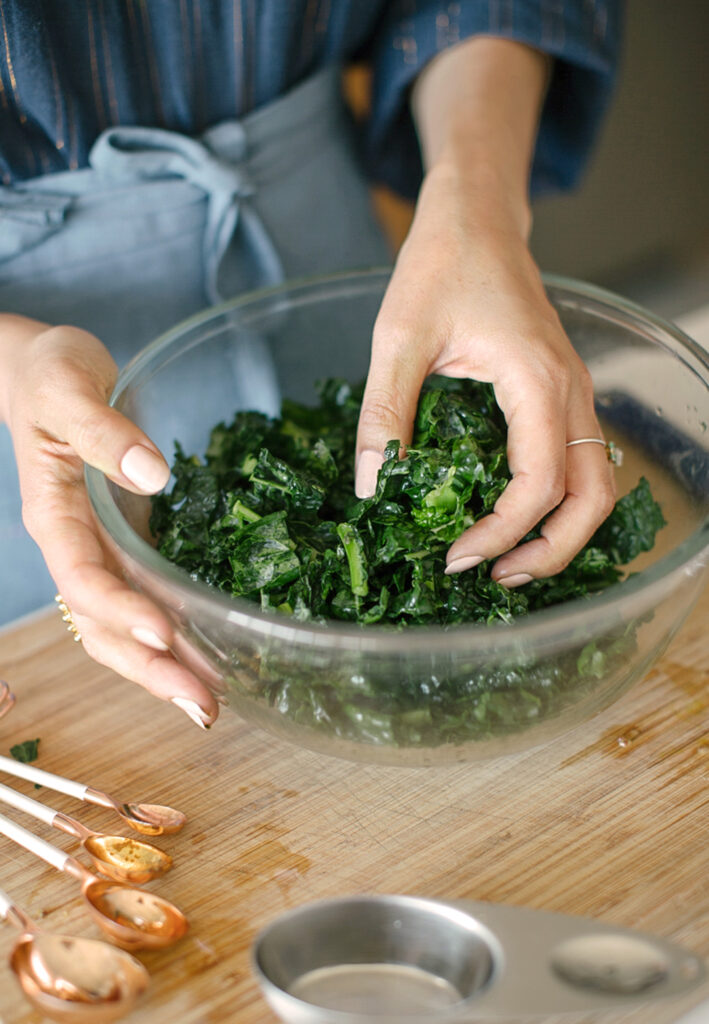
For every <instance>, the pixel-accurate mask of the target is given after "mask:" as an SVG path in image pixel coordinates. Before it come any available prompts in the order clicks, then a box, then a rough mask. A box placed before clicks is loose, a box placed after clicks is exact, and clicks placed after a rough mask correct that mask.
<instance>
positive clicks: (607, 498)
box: [596, 479, 615, 519]
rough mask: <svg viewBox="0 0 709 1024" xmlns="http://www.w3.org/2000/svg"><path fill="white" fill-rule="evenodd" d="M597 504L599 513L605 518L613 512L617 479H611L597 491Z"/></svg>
mask: <svg viewBox="0 0 709 1024" xmlns="http://www.w3.org/2000/svg"><path fill="white" fill-rule="evenodd" d="M596 505H597V508H598V513H599V515H600V516H601V517H602V519H605V518H606V517H607V516H609V515H610V514H611V512H612V511H613V508H614V506H615V481H614V480H612V479H609V480H608V481H607V482H606V483H605V485H602V486H601V487H599V488H598V490H597V491H596Z"/></svg>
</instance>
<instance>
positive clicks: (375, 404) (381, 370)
mask: <svg viewBox="0 0 709 1024" xmlns="http://www.w3.org/2000/svg"><path fill="white" fill-rule="evenodd" d="M427 369H428V360H427V356H426V352H425V348H424V345H423V344H418V343H416V341H415V340H412V338H411V336H410V334H409V333H408V332H407V331H405V330H402V329H401V328H398V329H396V330H391V331H390V330H388V329H387V327H386V325H385V322H384V321H383V320H381V319H380V320H379V321H378V323H377V325H376V326H375V329H374V335H373V339H372V359H371V363H370V367H369V373H368V376H367V385H366V387H365V391H364V396H363V399H362V408H361V411H360V415H359V425H358V430H357V453H356V471H355V493H356V495H357V497H358V498H369V497H371V496H372V495H373V494H374V492H375V490H376V486H377V474H378V472H379V470H380V468H381V466H382V463H383V461H384V449H385V448H386V446H387V444H388V442H389V441H394V440H397V441H400V442H401V443H402V444H408V442H409V441H410V440H411V434H412V432H413V424H414V419H415V416H416V407H417V405H418V400H419V393H420V391H421V385H422V384H423V382H424V379H425V377H426V374H427Z"/></svg>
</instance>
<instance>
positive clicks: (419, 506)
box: [151, 378, 664, 627]
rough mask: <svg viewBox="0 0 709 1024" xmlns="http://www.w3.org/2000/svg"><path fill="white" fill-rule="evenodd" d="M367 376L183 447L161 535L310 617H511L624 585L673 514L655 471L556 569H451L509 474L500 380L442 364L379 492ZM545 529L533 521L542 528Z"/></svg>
mask: <svg viewBox="0 0 709 1024" xmlns="http://www.w3.org/2000/svg"><path fill="white" fill-rule="evenodd" d="M361 396H362V385H359V386H358V387H356V388H352V387H350V386H349V385H348V384H347V383H346V382H344V381H341V380H328V381H326V382H324V383H323V384H322V385H321V386H320V404H319V405H318V406H317V407H315V408H310V407H306V406H303V405H299V404H297V403H294V402H291V401H286V402H284V404H283V409H282V414H281V418H280V419H269V418H267V417H266V416H264V415H262V414H260V413H257V412H239V413H237V414H236V416H235V417H234V420H233V422H232V423H231V424H224V423H220V424H218V425H217V426H216V427H215V428H214V430H213V431H212V434H211V438H210V442H209V446H208V448H207V451H206V453H205V457H204V460H201V459H200V458H198V457H197V456H195V455H186V454H185V453H184V452H183V450H182V449H181V448H180V446H179V445H177V446H176V453H175V463H174V466H173V473H174V476H175V484H174V487H173V489H172V491H171V493H169V494H162V495H159V496H158V497H156V498H155V499H154V501H153V514H152V518H151V528H152V530H153V532H154V534H155V535H156V536H157V538H158V549H159V551H160V552H161V553H162V554H163V555H164V556H165V557H166V558H168V559H170V560H171V561H173V562H175V563H176V564H177V565H180V566H182V567H183V568H185V569H186V570H187V571H188V572H189V573H190V574H191V575H192V577H193V578H194V579H198V580H202V581H204V582H206V583H209V584H212V585H213V586H216V587H218V588H219V589H220V590H222V591H225V592H226V593H229V594H232V595H236V596H239V597H244V598H246V599H248V600H252V601H257V602H259V603H260V605H261V607H262V608H265V609H269V610H271V609H272V610H279V611H281V612H285V613H288V614H292V615H294V616H295V617H296V618H297V619H299V620H308V619H312V620H315V621H326V620H328V619H339V620H344V621H350V622H357V623H361V624H371V623H388V624H390V625H393V626H399V627H401V626H405V625H426V624H434V623H435V624H439V625H443V626H450V625H453V624H456V623H463V622H494V621H498V620H501V621H503V622H510V621H512V620H513V619H515V618H516V617H518V616H520V615H525V614H527V613H528V612H530V611H534V610H535V609H538V608H544V607H547V606H549V605H553V604H558V603H559V602H561V601H568V600H570V599H572V598H577V597H587V596H589V595H591V594H593V593H595V592H597V591H600V590H602V589H604V588H605V587H607V586H609V585H610V584H612V583H615V582H616V581H617V580H619V579H620V578H621V576H622V569H621V568H620V567H621V566H622V565H623V564H625V563H628V562H630V561H631V560H632V559H633V558H635V557H636V555H637V554H639V553H640V552H641V551H647V550H649V549H650V548H651V547H652V545H653V544H654V540H655V534H656V532H657V530H658V529H660V527H661V526H662V525H663V524H664V519H663V517H662V513H661V511H660V508H659V506H658V505H657V503H656V502H655V501H654V499H653V497H652V494H651V493H650V488H649V486H648V483H647V481H646V480H644V479H642V480H641V481H640V482H639V483H638V485H637V486H636V487H635V488H634V490H633V491H631V492H630V493H629V494H627V495H625V497H623V498H621V499H620V501H618V502H617V504H616V507H615V509H614V511H613V512H612V513H611V515H610V517H609V518H608V519H607V520H606V521H605V522H604V523H603V525H602V526H601V527H600V528H599V529H598V531H597V532H596V534H595V535H594V537H593V538H592V539H591V540H590V541H589V543H588V544H587V545H586V546H585V547H584V548H583V549H582V550H581V551H580V552H579V554H577V555H576V557H575V558H574V559H573V561H572V562H571V563H570V565H569V566H567V568H566V569H564V571H563V572H561V573H559V574H558V575H557V576H554V577H550V578H548V579H541V580H534V581H533V582H531V583H529V584H528V585H527V586H525V587H522V588H519V589H515V590H508V589H506V588H505V587H503V586H501V585H500V584H498V583H496V582H495V581H494V580H493V579H491V577H490V574H489V564H487V563H482V564H481V565H479V566H476V567H475V568H474V569H471V570H469V571H468V572H465V573H459V574H456V575H453V576H446V575H445V572H444V569H445V564H446V563H445V555H446V551H447V549H448V547H449V546H450V544H451V543H452V541H453V540H454V539H455V538H456V537H457V536H459V535H460V533H462V531H463V530H465V529H466V528H467V527H468V526H470V525H471V524H472V523H474V522H475V521H476V520H477V519H479V518H480V517H482V516H484V515H486V514H487V513H488V512H489V511H490V510H491V509H492V507H493V505H494V504H495V502H496V500H497V498H498V497H499V496H500V494H501V493H502V491H503V490H504V488H505V487H506V485H507V483H508V481H509V478H510V474H509V469H508V466H507V459H506V451H505V445H506V436H507V430H506V424H505V421H504V417H503V415H502V412H501V411H500V409H499V407H498V406H497V403H496V402H495V398H494V394H493V390H492V388H491V386H490V385H487V384H480V383H477V382H474V381H452V380H448V379H444V378H432V379H431V380H430V381H429V382H427V385H426V387H425V388H424V390H423V392H422V395H421V399H420V402H419V409H418V414H417V419H416V424H415V429H414V436H413V439H412V443H411V445H410V446H409V447H408V448H407V450H406V453H405V457H404V458H401V457H400V455H401V452H400V445H399V442H398V441H397V440H392V442H391V443H390V444H389V446H388V448H387V450H386V453H385V461H384V465H383V466H382V469H381V471H380V473H379V481H378V485H377V490H376V494H375V495H374V496H373V497H372V498H368V499H365V500H358V499H357V498H356V497H355V496H354V491H353V486H354V479H353V452H354V447H355V435H356V429H357V418H358V414H359V408H360V403H361ZM538 529H539V528H537V530H535V531H532V533H531V534H530V535H529V536H530V537H531V536H534V535H536V534H538Z"/></svg>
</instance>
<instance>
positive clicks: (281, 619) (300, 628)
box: [85, 267, 709, 655]
mask: <svg viewBox="0 0 709 1024" xmlns="http://www.w3.org/2000/svg"><path fill="white" fill-rule="evenodd" d="M390 276H391V267H370V268H366V269H359V270H351V271H341V272H338V273H334V274H319V275H313V276H308V277H301V278H293V279H290V280H288V281H285V282H283V283H281V284H278V285H275V286H272V287H268V288H262V289H258V290H254V291H250V292H247V293H244V294H242V295H239V296H237V297H236V298H234V299H230V300H228V301H226V302H222V303H220V304H218V305H214V306H209V307H207V308H206V309H204V310H201V311H200V312H198V313H196V314H194V315H193V316H191V317H188V318H187V319H185V320H182V321H180V322H179V323H177V324H175V325H174V326H173V327H171V328H170V329H169V330H167V331H165V332H163V333H162V334H161V335H159V336H158V337H157V338H155V339H154V340H153V341H152V342H150V343H149V344H148V345H146V346H145V347H144V348H142V349H141V350H140V351H139V352H138V353H136V355H135V356H133V358H132V359H131V360H130V361H129V362H128V363H127V364H126V365H125V367H124V368H123V369H122V370H121V371H120V373H119V375H118V378H117V380H116V384H115V387H114V389H113V393H112V394H111V397H110V399H109V405H111V406H115V405H116V403H117V401H118V400H119V398H120V397H121V395H122V393H123V391H124V390H125V389H126V387H127V386H128V385H129V384H130V383H131V382H132V381H133V380H134V379H135V378H136V377H137V376H139V375H140V374H141V372H142V371H143V370H144V369H145V367H146V366H149V364H150V363H151V362H152V361H153V360H155V359H158V358H159V357H160V355H161V354H163V353H164V352H165V351H166V350H168V349H169V348H170V346H171V345H172V343H173V342H174V341H175V340H176V339H177V338H180V337H182V336H184V335H185V334H186V333H188V332H190V331H193V330H194V329H196V328H199V327H200V326H201V325H203V324H206V323H208V322H210V321H212V320H217V319H218V318H219V317H220V316H223V315H225V314H228V313H230V312H232V311H234V310H236V309H243V308H244V307H248V306H250V305H256V304H258V303H260V302H262V301H263V300H265V299H269V298H273V297H276V296H278V295H288V296H290V297H291V298H292V296H293V293H296V292H301V293H305V295H306V296H307V295H308V294H309V293H311V292H312V291H313V290H315V289H316V288H317V287H327V286H329V285H340V286H347V285H348V284H366V283H367V282H373V281H381V282H382V283H383V282H384V281H385V280H388V278H389V277H390ZM542 279H543V282H544V285H545V287H547V286H549V287H552V288H556V289H559V290H561V291H564V292H566V293H568V294H569V295H570V296H572V297H575V298H576V299H590V300H593V301H595V302H597V303H601V304H603V305H605V306H609V307H611V308H612V309H613V310H614V312H616V313H620V314H621V315H625V316H626V317H636V318H639V319H641V320H642V321H644V322H645V323H646V324H648V325H650V326H652V327H654V328H656V329H659V330H660V331H662V332H664V333H666V334H669V335H670V336H671V337H672V338H673V339H674V341H675V342H676V343H679V346H680V347H681V348H683V349H684V350H685V351H686V352H687V353H688V354H690V355H691V356H692V357H693V358H694V359H696V360H697V361H698V362H699V363H700V364H701V366H702V368H703V369H704V370H705V371H706V372H707V374H709V352H707V351H706V350H705V349H704V348H703V347H702V346H701V345H699V344H698V343H697V342H696V341H694V340H693V339H692V338H690V337H689V335H687V334H685V333H684V331H682V330H681V328H679V327H677V326H676V325H675V324H673V323H671V322H670V321H668V320H665V319H664V318H662V317H660V316H658V315H657V314H655V313H652V312H650V311H649V310H647V309H644V308H643V307H642V306H640V305H638V304H636V303H634V302H632V301H630V300H628V299H625V298H624V297H622V296H620V295H617V294H615V293H614V292H612V291H609V290H607V289H605V288H600V287H598V286H597V285H592V284H588V283H586V282H583V281H577V280H575V279H573V278H568V277H564V276H562V275H558V274H548V273H544V274H542ZM672 355H673V356H674V357H675V358H678V354H677V353H676V352H672ZM707 388H708V389H709V383H708V384H707ZM85 479H86V486H87V491H88V494H89V498H90V501H91V505H92V507H93V511H94V514H95V515H96V517H97V519H98V521H99V523H100V525H101V527H102V528H103V529H104V530H105V531H106V533H107V534H108V536H109V537H110V538H111V540H112V542H113V543H114V544H115V545H116V546H117V547H118V548H119V549H120V550H122V552H123V553H124V554H126V555H127V556H128V557H129V558H130V559H131V560H132V561H133V562H135V563H137V564H138V565H139V566H140V567H141V568H142V569H144V570H148V571H149V572H151V573H152V574H154V575H155V576H156V577H157V578H158V579H159V581H160V583H161V584H162V585H164V586H168V587H169V588H170V589H171V590H172V591H173V592H174V593H176V594H177V595H178V596H179V597H180V598H182V599H183V601H184V602H189V603H191V604H192V605H196V606H197V607H198V608H203V609H204V610H205V611H206V612H207V613H208V614H213V613H214V611H215V608H216V609H218V610H219V613H220V617H221V618H222V619H224V620H226V621H228V622H230V623H231V624H233V625H235V626H239V627H241V628H244V629H246V630H248V631H249V632H250V633H252V634H253V635H258V636H261V637H266V636H267V637H269V638H273V639H274V640H275V639H279V640H282V641H284V642H287V643H300V644H304V645H306V646H308V647H316V648H321V649H337V650H350V651H357V652H363V651H369V652H372V653H376V654H382V655H383V654H401V653H406V654H414V653H427V654H433V653H443V652H446V651H449V650H451V647H452V646H453V643H454V640H455V646H460V647H461V648H463V649H464V650H465V651H466V653H469V654H472V653H474V652H480V651H484V652H485V653H486V654H488V655H489V654H490V653H492V652H494V651H495V650H498V649H509V648H510V646H514V647H515V648H517V647H521V646H522V645H524V644H525V642H530V641H531V642H532V643H533V645H534V647H535V648H536V649H538V648H539V647H540V646H542V645H543V642H544V641H546V642H547V643H549V644H551V645H557V644H558V643H559V639H560V638H563V637H567V638H568V636H569V634H570V633H571V634H572V635H578V634H579V630H580V629H581V627H584V628H583V632H584V633H588V635H589V636H594V635H596V634H597V629H594V628H593V624H592V623H593V621H596V620H598V624H602V623H604V622H606V621H607V620H616V621H617V620H618V619H622V613H623V611H624V606H625V605H626V603H627V602H628V601H629V600H630V599H631V598H632V597H633V596H634V595H638V602H639V605H640V607H638V608H637V609H634V611H633V614H642V612H643V611H645V610H647V609H648V608H650V607H652V606H653V604H654V603H655V599H656V598H659V597H661V596H662V592H663V591H664V589H665V588H666V587H667V586H668V585H669V586H674V585H677V583H678V582H679V580H680V579H681V578H682V577H684V576H685V575H687V574H691V575H693V574H694V573H695V572H696V571H697V569H700V568H701V569H703V568H705V567H706V566H707V564H709V514H708V515H706V516H705V517H704V519H703V520H702V522H701V523H700V524H699V526H698V527H697V528H696V529H695V530H694V531H693V533H692V534H690V536H689V537H687V538H685V540H684V541H682V542H681V543H680V544H678V545H677V547H675V548H674V549H673V550H672V551H671V552H669V553H668V554H667V555H665V556H663V557H662V558H661V559H658V561H657V562H655V563H654V564H653V565H652V566H649V567H648V568H647V569H644V570H643V571H642V572H639V573H636V574H634V575H632V576H630V577H629V578H628V579H626V580H623V581H621V582H619V583H616V584H614V585H613V586H611V587H609V588H608V589H607V590H605V591H603V592H601V593H600V594H595V595H592V596H591V597H589V598H576V599H574V600H571V601H568V602H565V603H563V604H560V605H554V606H551V607H549V608H545V609H542V610H539V611H535V612H532V613H530V614H529V615H528V616H524V617H523V618H520V619H516V620H515V621H514V622H513V623H511V624H508V623H504V622H499V623H492V624H487V623H460V624H456V625H452V626H448V627H445V628H442V627H441V626H439V625H427V626H417V625H411V626H407V627H405V628H401V629H397V628H395V627H391V626H382V625H377V624H371V625H368V626H367V627H366V628H363V627H362V626H361V625H357V624H354V623H347V622H341V621H339V620H335V619H331V620H328V621H327V622H325V623H320V622H312V621H305V622H300V621H298V620H295V619H293V618H291V617H289V616H285V615H283V614H282V613H278V612H276V613H269V612H264V611H262V610H261V609H260V608H259V607H258V606H257V605H254V604H253V603H252V602H250V601H246V600H244V599H242V598H238V597H233V596H230V595H227V594H223V593H222V592H221V591H219V590H217V589H215V588H213V587H210V586H209V585H208V584H206V583H201V582H199V581H197V580H193V579H192V578H191V577H190V576H189V574H188V573H187V572H186V571H185V570H184V569H181V568H180V567H178V566H176V565H173V564H172V563H171V562H169V561H168V560H167V559H166V558H164V557H163V556H162V555H160V554H159V553H158V552H157V551H156V550H155V549H154V548H153V547H151V546H150V544H148V543H147V542H146V541H144V540H143V539H142V538H141V537H140V536H139V535H138V534H137V533H136V532H135V531H134V530H133V529H132V528H131V527H130V526H129V525H128V524H127V523H126V521H125V519H124V518H123V516H122V515H121V513H120V511H119V509H118V507H117V505H116V503H115V501H114V500H113V498H112V496H111V493H110V490H109V486H108V483H109V482H108V479H107V477H106V476H105V475H104V474H103V473H102V472H101V471H100V470H98V469H96V468H94V467H92V466H88V465H87V466H86V467H85ZM672 577H676V579H675V580H672ZM670 580H672V582H671V583H669V584H668V581H670Z"/></svg>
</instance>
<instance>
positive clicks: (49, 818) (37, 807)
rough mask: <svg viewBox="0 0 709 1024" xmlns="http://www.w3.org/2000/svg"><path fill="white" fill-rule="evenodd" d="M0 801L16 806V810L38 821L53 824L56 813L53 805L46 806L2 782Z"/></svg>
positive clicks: (0, 785)
mask: <svg viewBox="0 0 709 1024" xmlns="http://www.w3.org/2000/svg"><path fill="white" fill-rule="evenodd" d="M0 803H3V804H9V805H10V807H16V808H17V810H18V811H24V813H25V814H29V815H30V816H31V817H32V818H36V819H37V820H38V821H43V822H44V823H45V824H46V825H53V824H54V819H55V818H56V816H57V813H58V812H57V811H55V810H54V808H53V807H47V806H46V804H41V803H39V801H38V800H33V799H32V798H31V797H29V796H25V795H24V794H23V793H18V792H17V790H15V789H10V787H9V786H3V785H2V784H0Z"/></svg>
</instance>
